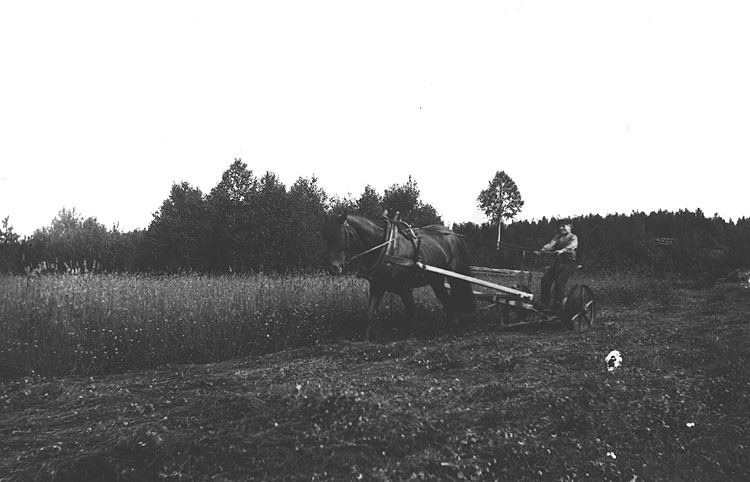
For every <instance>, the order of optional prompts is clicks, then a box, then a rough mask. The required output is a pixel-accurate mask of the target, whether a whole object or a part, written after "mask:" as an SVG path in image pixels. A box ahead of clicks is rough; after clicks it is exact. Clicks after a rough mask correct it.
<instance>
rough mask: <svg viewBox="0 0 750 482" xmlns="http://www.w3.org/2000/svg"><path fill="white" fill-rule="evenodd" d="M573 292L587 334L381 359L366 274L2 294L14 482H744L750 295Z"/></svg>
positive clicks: (671, 283)
mask: <svg viewBox="0 0 750 482" xmlns="http://www.w3.org/2000/svg"><path fill="white" fill-rule="evenodd" d="M576 281H577V282H585V283H587V284H590V285H591V286H593V287H594V288H595V291H596V293H597V297H598V301H599V306H600V310H599V318H598V323H597V325H596V326H595V327H594V328H593V329H591V330H588V331H584V332H575V331H568V330H565V329H563V328H562V327H561V326H560V325H557V324H550V325H541V326H527V327H523V328H520V329H507V328H505V329H503V328H501V327H500V325H499V323H498V322H497V316H496V315H497V312H495V311H494V310H480V311H479V312H478V313H477V314H476V315H474V316H472V317H471V318H470V319H467V320H465V322H464V324H463V325H462V326H461V327H460V328H459V329H457V330H449V329H448V327H446V326H445V323H444V322H443V319H442V315H441V313H440V310H439V309H438V306H437V304H436V302H435V301H434V300H433V297H432V295H431V293H430V292H429V290H420V293H419V296H418V302H419V303H420V309H419V310H418V313H417V318H416V319H415V320H405V319H404V317H403V315H402V314H401V313H402V312H401V306H400V301H399V300H398V299H397V298H395V297H391V298H388V299H386V300H384V306H383V308H382V311H381V312H380V314H379V315H378V320H379V322H380V323H379V327H378V338H377V340H375V341H374V342H370V343H365V342H362V341H360V336H361V332H362V328H363V327H362V317H361V312H362V309H363V308H364V304H365V301H366V284H364V283H362V282H360V281H358V280H355V279H352V278H348V277H341V278H332V277H327V276H326V277H322V276H320V277H318V276H289V277H276V276H253V277H201V276H184V277H136V276H89V277H74V276H65V277H40V278H2V279H0V289H2V291H0V293H2V295H0V296H2V300H0V316H1V317H2V318H0V322H1V324H0V336H1V338H0V344H1V345H2V350H3V351H2V370H3V372H2V373H3V376H4V378H5V381H3V382H2V383H0V407H1V410H2V411H1V412H0V414H1V415H0V437H2V438H3V440H4V443H3V444H2V445H0V480H2V481H21V480H45V481H53V480H54V481H74V480H126V481H136V480H138V481H144V480H148V481H151V480H153V481H156V480H174V481H178V480H225V481H229V480H237V481H240V480H278V481H282V480H308V481H310V480H318V481H324V480H326V481H328V480H331V481H338V480H378V481H401V480H476V481H482V480H596V481H601V480H613V481H614V480H616V481H623V480H624V481H641V480H647V481H650V480H670V481H671V480H707V481H709V480H710V481H713V480H746V475H747V474H748V473H750V457H749V456H748V450H750V421H749V420H748V418H747V413H750V365H749V364H748V362H749V361H750V360H749V358H750V355H748V353H749V350H748V348H749V347H750V290H747V289H746V288H743V287H740V286H717V287H714V288H712V289H706V288H699V287H697V286H696V285H694V284H692V283H689V282H685V281H680V280H655V279H648V278H642V277H639V276H634V275H606V276H593V275H584V274H581V275H580V276H577V279H576ZM511 282H512V280H508V281H507V283H508V284H512V283H511ZM612 350H618V351H619V352H620V353H621V354H622V365H621V366H620V367H619V368H617V369H614V370H610V369H609V368H611V367H608V365H607V363H606V362H605V357H606V356H607V354H608V353H610V352H611V351H612Z"/></svg>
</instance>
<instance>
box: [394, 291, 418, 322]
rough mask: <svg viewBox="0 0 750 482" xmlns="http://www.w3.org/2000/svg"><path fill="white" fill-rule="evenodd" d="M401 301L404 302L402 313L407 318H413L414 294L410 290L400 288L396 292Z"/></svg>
mask: <svg viewBox="0 0 750 482" xmlns="http://www.w3.org/2000/svg"><path fill="white" fill-rule="evenodd" d="M398 295H399V296H400V297H401V301H403V302H404V311H405V312H406V316H407V318H414V311H415V310H414V292H413V290H412V289H411V288H402V289H400V290H399V291H398Z"/></svg>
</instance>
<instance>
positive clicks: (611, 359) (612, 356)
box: [604, 350, 622, 372]
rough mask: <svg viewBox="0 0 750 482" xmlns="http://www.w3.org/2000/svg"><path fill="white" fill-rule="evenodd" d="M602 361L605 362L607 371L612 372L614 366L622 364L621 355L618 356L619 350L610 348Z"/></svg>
mask: <svg viewBox="0 0 750 482" xmlns="http://www.w3.org/2000/svg"><path fill="white" fill-rule="evenodd" d="M604 361H605V362H606V363H607V371H610V372H613V371H615V369H616V368H618V367H619V366H620V365H622V356H620V352H619V351H617V350H612V351H611V352H609V355H607V357H606V358H605V359H604Z"/></svg>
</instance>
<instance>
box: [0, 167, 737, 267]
mask: <svg viewBox="0 0 750 482" xmlns="http://www.w3.org/2000/svg"><path fill="white" fill-rule="evenodd" d="M342 210H347V211H349V212H354V213H359V214H363V215H366V216H370V217H377V216H381V215H382V213H383V212H384V211H385V210H387V211H388V212H390V213H395V212H396V211H398V212H400V213H401V216H402V219H404V220H405V221H407V222H408V223H410V224H412V225H413V226H424V225H428V224H433V223H441V222H442V220H441V218H440V215H439V214H438V213H437V211H436V210H435V209H434V207H432V206H431V205H430V204H427V203H424V202H423V201H422V200H421V198H420V191H419V187H418V185H417V183H416V181H415V180H414V179H412V178H411V177H410V178H409V179H408V180H407V181H406V182H405V183H403V184H394V185H392V186H390V187H389V188H387V189H385V190H384V192H383V193H379V192H377V191H376V190H375V189H373V188H372V187H371V186H367V187H366V188H365V189H364V192H362V194H361V195H360V196H359V197H357V198H351V197H347V198H340V197H335V196H329V195H328V194H327V193H326V192H325V191H324V190H323V189H322V188H320V187H319V186H318V184H317V179H315V178H314V177H313V178H299V179H298V180H297V181H296V182H295V183H294V184H292V185H291V186H290V187H288V188H287V187H286V186H285V185H284V184H283V183H282V182H280V180H279V179H278V177H277V176H276V175H275V174H273V173H271V172H267V173H265V174H263V175H262V176H256V175H255V174H254V173H253V172H252V171H251V170H249V169H248V167H247V165H246V164H245V163H243V162H242V161H241V160H239V159H235V161H234V162H233V163H232V164H231V165H230V166H229V167H228V169H227V170H226V171H225V172H224V173H223V175H222V177H221V180H220V181H219V182H218V184H217V185H216V186H215V187H214V188H213V189H211V191H210V192H209V193H203V192H201V190H200V189H198V188H196V187H193V186H191V185H190V184H189V183H187V182H182V183H178V184H174V185H173V186H172V188H171V191H170V193H169V196H168V197H167V199H165V200H164V202H163V203H162V205H161V206H160V207H159V208H158V209H157V211H156V212H155V213H154V215H153V219H152V220H151V222H150V224H149V226H148V228H146V229H144V230H134V231H131V232H122V231H120V230H119V229H118V228H117V227H112V228H111V229H109V228H107V227H106V226H104V225H102V224H101V223H99V222H98V221H97V219H96V218H95V217H87V218H84V217H83V216H81V215H80V214H78V213H76V211H75V209H62V210H61V211H60V212H59V214H58V215H57V216H56V217H55V219H53V220H52V222H51V224H50V226H47V227H43V228H40V229H37V230H36V231H35V232H34V233H33V234H32V235H31V236H30V237H26V238H20V237H19V236H18V235H17V234H15V233H14V232H13V227H12V225H11V224H10V222H9V220H8V218H6V219H5V220H3V223H2V225H1V226H0V272H6V273H17V274H23V273H41V272H49V271H67V272H147V273H179V272H201V273H229V272H234V273H237V272H260V271H263V272H299V271H315V270H318V269H320V268H321V267H322V259H323V246H322V241H321V238H320V227H321V226H322V223H323V221H324V217H325V216H326V215H327V214H329V213H332V212H340V211H342ZM555 221H556V220H555V219H546V218H543V219H541V220H534V221H517V222H510V223H508V224H507V226H504V227H503V234H502V241H503V244H502V249H501V250H500V251H497V250H496V237H497V225H494V226H493V225H490V223H484V224H482V225H478V224H475V223H460V224H456V225H454V226H453V229H454V230H455V231H456V232H458V233H461V234H463V235H464V236H466V240H467V243H468V244H469V246H470V248H471V253H472V261H473V263H474V264H476V265H484V266H501V267H511V268H536V267H540V266H542V265H543V264H544V263H545V260H544V259H540V258H538V257H536V256H534V255H533V254H532V253H530V252H529V251H530V250H533V249H538V248H539V247H540V246H541V245H543V244H544V243H545V242H547V241H548V240H549V239H550V238H551V237H552V235H554V233H555ZM573 230H574V232H575V233H576V234H577V235H578V236H579V239H580V248H579V258H580V260H581V262H582V263H583V264H584V265H585V266H586V267H587V269H592V270H630V271H640V272H649V273H654V274H666V273H682V274H688V275H695V276H703V277H709V278H717V277H721V276H724V275H726V274H727V273H728V272H729V271H731V270H732V269H735V268H748V267H750V219H748V218H742V219H738V220H729V221H726V220H724V219H722V218H720V217H718V216H713V217H706V216H705V215H704V214H703V213H702V212H701V211H700V210H697V211H695V212H691V211H686V210H683V211H679V212H667V211H658V212H652V213H649V214H646V213H642V212H633V213H630V214H612V215H607V216H601V215H588V216H579V217H576V218H574V219H573Z"/></svg>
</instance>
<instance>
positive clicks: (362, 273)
mask: <svg viewBox="0 0 750 482" xmlns="http://www.w3.org/2000/svg"><path fill="white" fill-rule="evenodd" d="M323 239H324V241H325V243H326V246H327V251H328V263H329V264H330V269H331V271H332V272H333V273H335V274H340V273H342V272H343V270H344V266H345V265H347V264H348V263H350V262H352V261H353V260H355V259H357V260H358V261H359V269H358V271H357V276H359V277H361V278H365V279H368V280H369V281H370V301H369V303H368V306H367V313H366V319H367V331H366V332H365V340H369V339H370V331H371V330H372V322H373V314H374V312H375V309H376V308H377V306H378V303H380V300H381V299H382V298H383V295H384V294H385V292H386V291H388V292H391V293H395V294H397V295H399V296H400V297H401V299H402V300H403V302H404V307H405V309H406V313H407V315H408V316H412V315H413V314H414V297H413V295H412V291H413V289H414V288H419V287H422V286H427V285H430V286H431V287H432V289H433V291H434V292H435V295H437V297H438V299H439V300H440V302H441V303H442V305H443V309H444V310H445V313H446V315H447V316H448V320H449V321H450V322H451V323H452V324H454V325H455V324H456V323H457V319H458V315H459V314H461V313H467V312H471V311H472V310H473V309H474V295H473V292H472V289H471V285H470V284H469V283H467V282H466V281H461V280H458V279H455V278H450V277H448V283H449V285H450V290H447V289H446V287H445V281H446V276H443V275H439V274H435V273H431V272H427V271H423V270H421V269H420V268H418V267H417V264H416V263H417V261H420V262H422V263H424V264H426V265H430V266H435V267H438V268H442V269H446V270H450V271H454V272H457V273H460V274H464V275H467V276H470V275H471V268H470V267H469V263H468V259H467V254H466V249H465V246H464V243H463V240H462V239H461V237H460V236H459V235H457V234H456V233H454V232H453V231H451V230H449V229H448V228H446V227H444V226H440V225H432V226H427V227H424V228H415V229H411V228H409V227H408V226H406V225H405V224H403V223H397V222H394V221H391V220H389V219H386V218H383V219H381V220H377V221H373V220H370V219H367V218H364V217H362V216H357V215H353V214H351V215H347V214H346V213H344V214H341V215H333V216H330V217H329V218H328V219H327V220H326V223H325V227H324V228H323Z"/></svg>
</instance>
